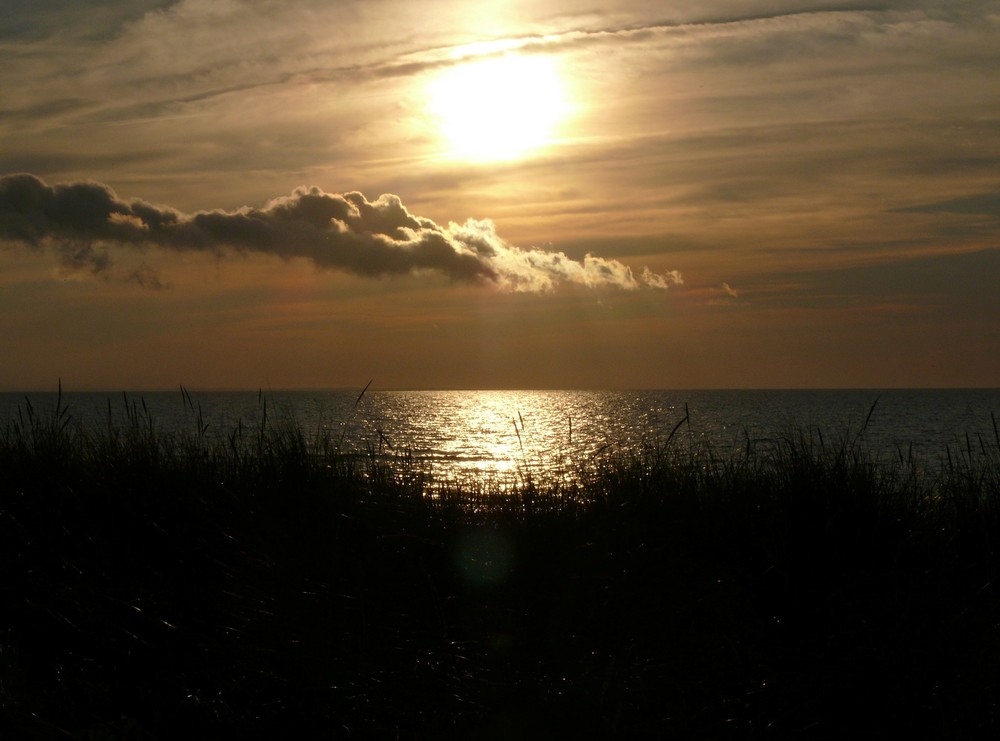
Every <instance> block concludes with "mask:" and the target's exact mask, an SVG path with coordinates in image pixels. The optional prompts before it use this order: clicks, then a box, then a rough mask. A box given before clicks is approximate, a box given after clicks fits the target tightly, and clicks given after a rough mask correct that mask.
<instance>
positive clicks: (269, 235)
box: [0, 0, 1000, 390]
mask: <svg viewBox="0 0 1000 741" xmlns="http://www.w3.org/2000/svg"><path fill="white" fill-rule="evenodd" d="M998 38H1000V2H987V1H978V0H951V1H949V2H945V1H938V2H932V1H930V0H888V2H883V3H879V4H875V3H865V2H853V1H850V0H848V1H845V2H790V1H785V0H767V1H761V2H744V1H743V0H739V1H737V0H714V1H711V0H710V1H707V2H702V3H690V2H679V1H678V2H673V1H672V0H667V1H666V2H664V1H663V0H659V1H657V2H652V1H648V0H633V1H630V2H629V1H623V2H605V3H600V4H593V3H583V2H575V1H571V0H552V1H551V2H545V0H533V1H532V2H489V1H488V0H480V1H478V2H453V1H450V0H426V1H423V2H421V1H420V0H407V1H402V0H364V1H363V2H362V1H361V0H358V1H357V2H352V1H346V0H342V1H339V2H331V1H330V0H324V1H319V0H298V2H295V3H288V2H279V1H278V0H180V1H173V2H171V1H157V0H141V1H136V0H129V1H128V2H125V0H96V1H94V2H88V3H79V2H75V1H71V0H52V1H49V2H38V1H37V0H32V1H30V2H29V1H27V0H5V2H4V3H3V4H2V5H0V91H2V92H0V177H2V180H0V343H2V346H3V347H4V349H5V350H4V353H3V356H2V360H0V389H6V390H28V389H44V390H48V389H53V388H54V387H55V386H56V384H57V382H58V379H60V378H61V379H62V383H63V386H64V387H65V388H68V389H81V390H82V389H110V390H119V389H124V390H137V389H154V388H174V387H176V386H177V384H179V383H183V384H184V385H185V386H188V387H192V388H259V387H265V388H267V387H270V388H297V387H338V386H348V387H360V386H363V385H364V384H365V383H367V381H368V379H370V378H373V379H374V386H376V387H380V388H605V387H607V388H718V387H745V388H761V387H844V386H849V387H850V386H853V387H895V386H990V387H992V386H997V385H998V383H1000V334H998V332H1000V330H998V327H1000V291H998V285H1000V81H998V80H1000V78H998V77H997V73H996V70H997V69H1000V45H998V44H997V43H996V40H997V39H998Z"/></svg>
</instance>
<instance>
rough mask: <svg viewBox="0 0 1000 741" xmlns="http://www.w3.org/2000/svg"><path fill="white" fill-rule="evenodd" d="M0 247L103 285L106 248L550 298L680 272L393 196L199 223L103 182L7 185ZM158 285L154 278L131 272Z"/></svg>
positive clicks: (5, 181) (323, 196) (652, 281)
mask: <svg viewBox="0 0 1000 741" xmlns="http://www.w3.org/2000/svg"><path fill="white" fill-rule="evenodd" d="M0 239H4V240H8V241H13V242H18V243H22V244H27V245H29V246H31V247H33V248H35V249H46V250H51V251H53V252H55V253H56V254H57V255H58V256H59V259H60V261H61V263H62V265H63V267H64V268H65V269H68V270H72V271H77V272H79V271H85V272H89V273H92V274H94V275H99V276H110V275H113V274H115V273H116V271H117V272H119V273H120V272H121V271H120V270H119V269H118V268H117V267H116V266H115V265H114V263H113V260H112V258H111V257H110V255H109V252H108V247H110V246H111V245H122V246H132V247H135V248H144V247H149V246H152V247H158V248H161V249H166V250H175V251H200V252H211V253H215V254H218V255H226V254H231V253H232V252H236V253H261V254H269V255H278V256H280V257H284V258H289V259H290V258H296V257H299V258H306V259H308V260H311V261H312V262H313V263H315V264H316V265H317V266H319V267H321V268H327V269H333V270H341V271H344V272H348V273H352V274H354V275H359V276H365V277H378V276H388V275H405V274H410V273H419V272H424V271H429V272H434V273H438V274H442V275H445V276H447V277H449V278H451V279H453V280H455V281H461V282H470V283H483V284H488V285H493V286H496V287H498V288H500V289H502V290H508V291H542V290H546V289H550V288H553V287H555V286H557V285H559V284H561V283H574V284H578V285H583V286H588V287H597V286H612V287H618V288H623V289H636V288H640V287H649V288H660V289H663V288H667V287H668V286H670V285H672V284H679V283H681V282H682V280H681V276H680V274H679V273H677V272H676V271H672V272H669V273H666V274H657V273H653V272H651V271H649V270H647V269H645V268H644V269H643V271H642V273H641V274H640V275H639V276H636V275H634V274H633V272H632V270H631V269H630V268H629V267H628V266H626V265H624V264H622V263H620V262H618V261H617V260H609V259H605V258H601V257H596V256H593V255H587V256H586V257H585V258H584V259H583V260H582V261H577V260H573V259H570V258H569V257H567V256H566V255H565V254H563V253H562V252H548V251H544V250H537V249H521V248H519V247H516V246H514V245H510V244H508V243H507V242H505V241H504V240H503V239H501V238H500V237H499V236H498V235H497V233H496V230H495V228H494V225H493V223H492V222H491V221H489V220H481V221H480V220H474V219H470V220H468V221H466V222H465V223H464V224H455V223H451V224H449V225H448V226H447V227H443V226H440V225H438V224H436V223H434V222H433V221H431V220H430V219H425V218H421V217H419V216H414V215H413V214H411V213H410V212H409V211H408V210H407V209H406V207H405V206H404V205H403V204H402V202H401V201H400V199H399V198H398V197H396V196H394V195H383V196H380V197H379V198H377V199H376V200H374V201H369V200H368V199H367V198H365V196H364V195H362V194H361V193H356V192H351V193H344V194H335V193H326V192H323V191H322V190H320V189H319V188H316V187H312V188H305V187H302V188H298V189H296V190H295V191H294V192H293V193H292V194H291V195H289V196H284V197H281V198H275V199H274V200H272V201H269V202H268V203H266V204H265V205H264V206H263V207H260V208H257V207H250V206H248V207H244V208H241V209H238V210H236V211H199V212H197V213H193V214H187V213H183V212H181V211H178V210H176V209H172V208H169V207H164V206H156V205H153V204H150V203H147V202H145V201H141V200H138V199H132V200H123V199H121V198H119V197H118V196H117V195H116V194H115V192H114V191H113V190H111V188H109V187H108V186H106V185H103V184H101V183H97V182H76V183H67V184H59V185H49V184H47V183H45V182H44V181H42V180H41V179H39V178H37V177H35V176H34V175H30V174H14V175H7V176H3V177H0ZM127 275H128V276H129V277H131V278H132V279H134V280H136V281H138V282H139V283H141V284H143V285H146V286H148V287H155V286H158V285H159V282H158V279H157V278H156V275H155V272H154V271H153V270H152V269H150V268H148V267H143V268H142V269H139V270H135V271H131V272H127Z"/></svg>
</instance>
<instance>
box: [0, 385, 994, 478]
mask: <svg viewBox="0 0 1000 741" xmlns="http://www.w3.org/2000/svg"><path fill="white" fill-rule="evenodd" d="M358 393H359V390H353V391H342V390H340V391H290V392H285V391H272V392H265V393H264V394H263V395H261V394H258V392H234V391H230V392H191V394H190V397H191V399H192V401H193V402H194V404H195V405H196V406H200V409H201V416H202V420H203V422H204V423H207V425H208V434H210V435H211V434H225V433H228V432H229V431H231V430H232V429H233V428H234V427H235V426H236V425H237V423H238V422H239V421H242V423H243V424H244V425H251V424H259V422H260V420H261V416H262V413H263V410H264V404H263V402H264V401H266V409H267V416H268V420H269V421H273V420H277V419H281V418H283V417H288V416H293V417H294V419H295V420H296V422H297V423H298V424H299V425H300V426H301V427H302V429H304V430H305V431H306V432H307V434H309V435H310V436H320V435H326V436H328V437H330V438H331V439H333V440H334V441H335V442H336V441H340V440H343V448H344V449H345V450H348V451H353V452H364V451H366V450H367V449H369V448H374V449H376V450H381V451H383V452H401V453H402V452H409V453H411V454H412V455H413V457H414V458H415V459H416V460H417V461H418V462H419V464H420V465H421V466H423V467H425V468H427V469H428V470H429V471H431V472H432V474H433V475H434V476H435V477H437V478H439V479H445V480H447V479H464V478H466V477H469V476H474V477H484V476H486V477H500V478H501V479H502V478H504V477H510V476H518V475H521V474H523V473H524V472H525V471H530V472H531V473H532V474H533V475H536V476H543V477H557V478H559V477H567V476H572V475H573V473H574V472H575V471H577V470H578V468H579V466H580V465H582V464H585V463H586V462H587V461H588V460H591V459H593V457H594V456H597V455H601V454H604V453H605V452H608V451H619V450H629V449H637V448H638V447H639V446H641V445H643V444H645V443H657V442H661V443H662V442H664V441H665V440H666V439H667V438H668V437H669V435H670V433H671V431H672V430H673V429H674V428H675V427H676V426H677V424H678V422H680V421H681V420H682V419H684V416H685V409H687V411H688V412H689V414H690V416H689V422H688V423H686V424H683V425H681V426H680V427H679V428H678V429H677V432H676V435H675V436H674V438H673V440H672V443H671V444H672V445H678V446H682V447H686V448H697V449H700V450H704V449H707V448H711V450H712V451H713V452H714V453H715V454H717V455H720V456H729V455H734V454H736V453H738V452H739V451H740V450H742V449H744V448H745V447H746V445H747V441H748V439H749V440H751V441H753V442H754V444H756V445H758V446H762V445H763V446H766V445H767V444H768V443H769V442H770V441H773V440H774V439H775V438H777V437H779V436H782V435H787V434H790V433H792V434H798V433H799V432H803V433H806V434H809V435H811V436H812V437H813V438H814V439H815V440H816V441H817V442H818V440H819V437H818V435H819V432H821V433H822V435H823V439H824V440H825V441H826V442H827V443H830V442H831V441H838V440H842V439H844V436H845V435H851V436H853V435H857V434H858V433H859V432H860V431H861V430H862V428H863V427H864V424H865V420H866V418H867V417H868V413H869V411H871V410H872V405H873V404H875V408H874V411H873V413H872V415H871V418H870V420H869V423H868V426H867V428H865V429H864V433H863V435H862V436H861V438H860V440H861V441H862V443H863V444H864V445H866V446H867V447H868V449H870V450H871V451H872V452H874V453H876V454H878V455H880V456H886V457H887V458H890V459H892V458H896V459H898V457H899V454H900V451H902V452H903V453H904V454H907V453H912V455H913V456H915V457H916V458H917V459H918V460H919V461H921V462H922V464H923V465H926V466H934V465H937V464H938V463H939V462H940V460H941V459H942V458H943V457H944V456H945V455H946V450H947V449H948V448H949V447H950V448H951V449H952V450H953V451H954V450H956V449H962V450H965V449H966V446H967V444H968V441H971V444H972V447H973V450H974V451H975V450H977V449H978V446H979V442H978V440H979V437H980V436H982V438H983V439H985V440H986V441H987V442H992V441H994V439H995V438H994V434H995V433H994V428H993V422H992V419H991V414H993V415H995V416H997V417H998V418H1000V389H983V390H976V389H953V390H939V389H935V390H886V391H878V390H836V391H816V390H802V391H622V392H607V391H373V390H370V389H369V390H368V391H367V393H365V394H364V395H363V396H362V398H361V400H360V402H358V401H357V400H358ZM26 398H27V399H29V400H30V402H31V404H32V405H33V408H34V409H35V410H36V412H42V413H44V412H45V411H46V410H51V409H52V407H53V405H54V403H55V399H56V395H55V394H54V393H53V394H30V395H27V396H26V395H24V394H0V420H7V419H11V418H13V417H16V415H17V413H18V409H19V408H20V409H21V411H22V413H23V411H24V409H25V405H26ZM63 401H64V404H66V405H68V406H69V407H70V410H71V411H72V413H73V416H74V418H75V419H77V420H80V421H81V422H82V423H84V424H87V425H106V424H107V417H108V409H109V404H110V409H111V413H112V416H113V417H115V418H117V419H119V420H120V419H121V416H120V415H121V414H122V410H123V409H124V405H125V403H126V398H124V397H123V395H122V394H104V393H67V394H64V395H63ZM127 401H128V403H137V404H139V405H140V407H141V404H142V403H145V405H146V408H147V409H148V411H149V413H150V414H151V416H152V418H153V419H154V421H155V423H156V426H157V427H158V428H159V429H161V430H163V431H165V432H168V431H178V430H180V431H184V430H188V431H193V430H194V429H195V426H196V416H195V414H194V413H193V412H192V411H191V409H190V408H189V407H188V406H186V405H185V404H184V403H183V399H182V396H181V393H180V392H179V391H175V392H154V393H145V394H135V395H129V396H128V397H127ZM876 401H877V404H876ZM817 431H819V432H817Z"/></svg>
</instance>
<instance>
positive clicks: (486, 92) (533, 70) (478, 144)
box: [427, 55, 568, 162]
mask: <svg viewBox="0 0 1000 741" xmlns="http://www.w3.org/2000/svg"><path fill="white" fill-rule="evenodd" d="M564 88H565V86H564V84H563V80H562V77H561V75H560V72H559V69H558V67H557V65H556V63H555V60H553V59H552V58H549V57H544V56H539V55H531V56H524V55H503V56H498V57H491V58H489V59H485V60H481V61H475V62H465V63H462V64H459V65H457V66H455V67H452V68H450V69H448V70H446V71H445V72H443V73H441V74H440V75H438V76H437V77H436V78H434V79H433V80H432V81H431V82H430V84H429V86H428V91H427V92H428V95H429V109H430V112H431V116H432V117H433V119H434V123H435V126H436V128H437V131H438V133H439V135H440V136H441V138H442V141H443V144H444V147H445V149H446V150H447V156H448V157H450V158H453V159H460V160H464V161H472V162H488V161H497V160H513V159H519V158H522V157H525V156H527V155H529V154H531V153H533V152H536V151H538V150H541V149H543V148H545V147H546V146H549V145H550V144H551V143H552V142H553V141H554V139H555V137H556V135H557V132H558V127H559V124H560V123H561V122H562V121H563V119H564V118H565V117H566V114H567V111H568V105H567V102H566V96H565V92H564Z"/></svg>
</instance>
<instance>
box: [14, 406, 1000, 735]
mask: <svg viewBox="0 0 1000 741" xmlns="http://www.w3.org/2000/svg"><path fill="white" fill-rule="evenodd" d="M182 399H183V402H184V403H185V404H186V405H187V406H188V409H189V411H190V412H191V420H192V423H191V428H190V429H189V430H187V431H181V432H170V433H168V432H164V431H162V430H160V429H159V428H158V427H157V425H156V422H155V420H153V419H152V418H151V417H150V415H149V414H148V413H147V411H146V410H145V408H144V406H143V404H142V402H141V400H140V401H138V402H136V401H134V400H130V399H128V398H123V400H122V403H121V405H120V406H117V407H116V406H115V405H109V408H108V414H107V422H106V425H104V426H103V427H101V428H99V429H89V428H83V427H81V426H80V425H79V424H77V423H76V421H75V419H74V417H73V415H72V410H69V409H66V408H65V407H64V406H63V405H62V403H61V400H60V401H59V403H57V406H56V408H55V410H54V411H51V412H49V413H45V414H40V413H39V412H38V411H37V410H34V409H32V408H31V407H30V406H28V405H27V403H26V406H25V407H24V408H22V410H21V413H20V415H19V417H18V418H17V419H14V420H10V421H9V422H8V423H7V425H6V427H5V428H4V429H3V431H2V433H0V472H2V473H0V476H2V481H0V554H2V563H3V565H4V572H3V573H4V576H3V580H2V586H0V589H2V590H3V594H2V600H0V605H2V611H3V612H2V615H3V618H2V623H0V712H2V721H0V722H2V723H3V725H2V726H0V735H2V736H3V737H5V738H6V737H11V738H80V739H139V738H143V739H145V738H164V739H171V738H177V737H195V738H257V737H283V738H284V737H288V738H291V737H303V738H387V737H388V738H393V737H401V738H461V739H467V738H469V739H476V738H479V739H494V738H511V737H517V738H553V737H558V738H572V737H577V738H580V737H583V738H609V737H620V738H654V737H655V738H660V737H671V738H719V737H724V736H732V737H736V738H791V737H804V738H827V737H829V738H840V737H844V736H847V735H864V736H879V735H885V734H888V733H890V732H891V733H893V735H902V734H913V733H918V734H919V735H920V736H922V737H927V736H932V737H941V738H974V737H980V736H983V737H986V736H990V737H992V734H994V733H995V732H996V730H997V725H998V723H997V720H998V719H997V697H998V696H1000V695H998V690H1000V645H998V643H1000V632H998V624H1000V598H998V595H997V580H998V571H997V568H998V563H1000V558H998V554H997V550H996V544H997V539H998V537H1000V509H998V504H997V503H998V500H1000V435H997V436H996V438H995V439H989V440H986V439H982V440H981V439H978V438H977V439H976V440H969V441H968V443H967V445H966V446H965V447H964V448H963V449H960V450H945V451H942V461H941V466H940V467H939V468H937V469H934V470H930V471H927V470H922V469H920V468H919V467H918V466H917V464H916V463H915V462H914V461H913V460H912V459H910V458H908V457H907V456H906V455H905V453H901V454H900V456H899V458H898V459H893V460H881V459H877V458H875V457H873V456H872V455H871V454H870V453H868V452H867V451H866V450H865V448H864V446H863V445H862V444H861V442H859V440H861V439H862V438H861V437H860V436H854V437H851V436H845V437H844V439H842V440H839V441H825V440H824V438H823V437H822V436H821V435H818V434H806V433H794V434H789V435H787V436H786V437H785V438H783V439H780V440H777V441H773V442H772V443H771V444H769V445H768V446H766V447H764V446H761V445H756V444H754V443H753V442H751V441H748V444H747V447H746V449H745V450H744V451H743V453H742V454H741V455H738V456H735V457H727V458H719V457H717V456H715V455H713V453H712V451H711V450H698V451H695V452H684V451H681V450H680V449H678V448H677V447H676V446H675V445H673V444H672V443H673V441H672V440H670V439H668V440H667V441H664V443H663V444H660V445H649V446H647V447H646V448H645V449H643V450H641V451H639V452H632V453H628V454H625V453H614V452H608V453H606V454H604V455H602V456H599V457H597V458H595V459H592V460H590V461H587V462H586V463H585V464H584V465H582V466H581V470H580V472H579V479H578V480H576V481H575V482H561V483H557V484H550V485H541V484H538V483H537V482H535V481H533V480H532V479H531V476H530V475H528V474H525V475H523V476H521V477H520V478H519V479H515V480H513V481H506V482H501V481H498V480H484V481H483V482H480V483H479V484H478V485H469V484H465V485H462V486H459V485H457V484H448V483H444V484H441V483H435V484H433V485H432V484H431V483H430V481H429V479H428V478H427V477H426V476H425V475H424V474H423V473H422V472H421V470H420V469H419V467H418V466H417V465H416V464H415V463H414V461H412V460H411V459H410V458H408V457H407V456H406V455H394V456H388V457H387V456H385V455H383V454H382V453H383V451H380V450H378V449H377V448H372V449H370V450H369V454H368V455H367V456H362V457H356V456H355V457H351V456H347V455H344V454H342V453H341V452H340V451H341V450H342V447H343V446H342V442H343V441H342V440H336V439H319V440H316V439H311V438H309V437H307V436H306V435H305V434H304V432H303V431H302V430H301V428H300V427H298V426H297V425H296V423H295V421H294V419H292V418H290V417H289V416H287V415H279V416H278V418H277V419H275V415H274V414H271V415H270V416H269V415H268V413H267V409H266V404H265V402H264V400H263V399H262V404H261V406H262V409H261V411H262V414H261V415H260V419H259V420H257V421H255V422H253V423H252V424H248V425H246V426H244V425H243V424H242V423H239V424H237V426H236V427H235V428H234V429H233V430H231V431H229V433H228V434H226V435H223V436H220V437H215V436H209V435H207V434H206V427H205V425H204V423H203V421H202V419H201V415H200V412H199V410H198V408H197V405H196V403H195V402H194V401H193V400H192V399H191V397H190V395H188V394H187V393H186V392H183V391H182ZM675 432H676V430H675Z"/></svg>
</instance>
